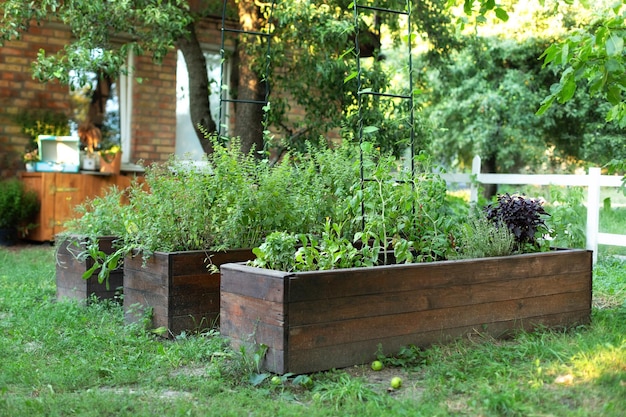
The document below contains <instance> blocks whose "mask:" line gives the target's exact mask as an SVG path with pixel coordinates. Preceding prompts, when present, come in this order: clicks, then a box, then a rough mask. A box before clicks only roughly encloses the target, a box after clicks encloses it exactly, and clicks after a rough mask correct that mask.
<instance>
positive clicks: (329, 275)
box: [288, 250, 591, 302]
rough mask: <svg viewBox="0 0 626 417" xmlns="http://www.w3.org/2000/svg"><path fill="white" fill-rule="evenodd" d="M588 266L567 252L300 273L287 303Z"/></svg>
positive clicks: (587, 257)
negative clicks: (476, 265) (476, 264)
mask: <svg viewBox="0 0 626 417" xmlns="http://www.w3.org/2000/svg"><path fill="white" fill-rule="evenodd" d="M476 262H479V264H478V265H479V267H475V266H474V264H475V263H476ZM590 265H591V252H590V251H586V250H567V251H554V252H550V253H541V254H524V255H515V256H505V257H498V258H486V259H480V260H475V259H473V260H472V259H470V260H460V261H443V262H433V263H423V264H405V265H388V266H380V267H375V268H351V269H343V270H331V271H315V272H304V273H297V274H294V275H293V277H291V278H290V280H289V291H288V293H289V301H290V302H295V301H304V300H315V299H318V298H321V297H322V296H321V294H324V297H326V298H330V297H348V296H354V295H364V294H376V293H379V292H386V291H390V290H391V291H411V290H419V289H426V288H438V287H447V286H450V285H469V284H476V283H482V282H490V281H500V280H501V279H502V276H503V271H506V272H505V274H506V278H507V279H509V280H514V279H526V278H527V277H529V276H531V277H533V276H534V277H549V276H552V275H555V274H564V273H574V272H584V271H590ZM312 277H316V279H315V280H313V279H311V278H312ZM356 277H358V279H357V278H356Z"/></svg>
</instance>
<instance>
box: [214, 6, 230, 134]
mask: <svg viewBox="0 0 626 417" xmlns="http://www.w3.org/2000/svg"><path fill="white" fill-rule="evenodd" d="M227 1H228V0H224V3H223V5H222V32H221V35H220V36H221V45H220V109H219V118H218V120H217V136H218V138H219V137H221V136H222V118H223V117H224V108H223V107H224V67H225V65H224V63H225V62H226V51H225V48H224V42H225V36H224V32H225V31H224V29H225V26H226V2H227ZM226 105H227V106H228V105H229V104H228V102H227V103H226ZM226 123H228V122H226Z"/></svg>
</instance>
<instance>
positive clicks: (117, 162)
mask: <svg viewBox="0 0 626 417" xmlns="http://www.w3.org/2000/svg"><path fill="white" fill-rule="evenodd" d="M98 154H99V155H100V172H105V173H107V174H119V173H120V168H121V164H122V148H121V146H120V145H119V144H117V143H108V144H103V145H102V147H101V148H100V150H99V151H98Z"/></svg>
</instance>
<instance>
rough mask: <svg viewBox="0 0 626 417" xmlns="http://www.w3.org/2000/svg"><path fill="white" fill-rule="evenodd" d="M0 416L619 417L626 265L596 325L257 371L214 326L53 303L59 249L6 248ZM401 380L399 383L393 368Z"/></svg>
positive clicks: (624, 398) (600, 278) (624, 395)
mask: <svg viewBox="0 0 626 417" xmlns="http://www.w3.org/2000/svg"><path fill="white" fill-rule="evenodd" d="M0 330H1V334H2V337H0V358H2V359H3V360H2V361H0V416H2V417H4V416H7V417H9V416H10V417H16V416H17V417H19V416H140V417H141V416H150V417H154V416H300V415H307V416H344V415H353V416H383V415H384V416H448V415H450V416H452V415H454V416H479V415H480V416H623V415H624V410H626V264H624V263H620V261H618V260H615V259H609V258H607V259H603V260H602V261H601V262H600V263H599V264H598V265H597V267H596V268H595V270H594V308H593V317H592V324H591V325H588V326H582V327H579V328H575V329H570V330H568V331H549V330H545V331H541V332H538V333H533V334H526V333H524V334H520V335H518V336H517V337H516V338H515V339H513V340H507V341H501V340H492V339H489V338H486V337H483V336H481V335H480V333H479V332H477V333H476V334H475V336H473V337H471V338H468V339H466V340H462V341H459V342H457V343H453V344H449V345H442V346H433V347H431V348H429V349H425V350H419V349H416V348H407V349H406V350H405V351H404V352H403V353H402V355H399V356H398V357H395V358H390V357H387V358H384V359H383V362H384V364H385V368H384V369H383V370H382V371H380V372H374V371H371V370H370V369H369V367H368V366H357V367H352V368H349V369H342V370H333V371H329V372H324V373H319V374H314V375H310V376H309V377H310V378H311V380H312V383H311V384H310V385H308V384H304V385H306V386H303V385H302V384H298V383H297V382H299V381H307V380H308V379H307V378H302V377H300V378H296V376H290V377H288V378H283V380H282V381H278V382H279V383H278V384H273V383H272V382H270V378H266V379H264V380H263V381H262V382H260V383H259V384H257V385H254V384H253V383H252V382H255V378H256V382H258V381H261V379H262V378H259V377H258V372H257V370H256V369H255V366H254V363H253V361H250V360H243V359H242V358H241V357H240V355H239V353H238V352H232V351H230V350H229V349H228V346H227V343H226V341H225V340H223V339H222V338H221V337H220V336H219V334H217V333H216V332H209V333H206V334H202V335H187V336H183V337H179V338H178V339H176V340H164V339H161V338H159V337H157V336H155V335H153V334H151V333H150V332H149V331H146V330H144V329H142V328H140V327H137V326H130V325H126V324H125V323H124V320H123V312H122V309H121V308H120V307H119V306H118V305H115V304H111V303H101V302H100V303H99V302H93V303H90V304H89V305H82V304H80V303H76V302H57V301H56V300H55V283H54V249H53V248H51V247H50V246H45V245H44V246H22V247H16V248H0ZM396 375H397V376H400V377H402V379H403V386H402V388H400V389H398V390H390V389H389V388H388V387H389V381H390V379H391V377H393V376H396Z"/></svg>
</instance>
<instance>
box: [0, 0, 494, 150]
mask: <svg viewBox="0 0 626 417" xmlns="http://www.w3.org/2000/svg"><path fill="white" fill-rule="evenodd" d="M408 3H409V4H410V6H411V8H412V11H413V14H414V15H415V17H416V23H417V25H416V26H417V30H418V32H419V33H420V36H422V37H424V38H427V39H429V41H430V42H431V44H432V51H433V53H434V54H435V55H441V54H444V53H447V52H449V51H450V50H451V49H453V47H455V44H454V38H453V36H452V35H453V33H454V25H453V22H452V20H451V19H450V18H449V17H448V15H447V14H446V13H444V12H447V11H448V10H449V9H450V8H451V7H452V6H454V3H455V2H454V1H446V0H428V1H416V0H411V1H409V2H408ZM464 3H465V10H466V11H468V12H470V11H471V12H472V13H474V15H475V16H476V15H477V16H479V17H481V16H484V15H486V14H489V13H491V11H495V13H496V14H497V15H499V16H500V17H503V16H504V14H503V11H502V10H501V9H499V8H498V7H497V6H496V4H495V2H494V1H492V0H480V1H465V2H464ZM221 4H222V2H221V1H217V0H214V1H210V2H188V1H184V0H170V1H161V0H135V1H115V2H111V1H105V0H67V1H60V0H41V1H37V2H24V1H22V0H6V1H4V2H2V3H0V23H1V24H0V42H2V41H7V40H12V39H15V38H17V37H18V36H19V35H20V34H21V33H23V32H24V31H26V30H28V28H29V26H30V25H31V24H38V23H40V22H46V21H58V22H60V23H62V24H65V25H67V26H68V27H69V28H70V30H71V31H72V35H73V41H72V42H71V43H69V44H68V45H66V46H65V47H64V48H63V49H62V50H61V51H60V52H59V53H58V54H50V53H49V52H48V51H44V50H42V51H40V54H39V57H38V60H37V62H36V63H35V66H34V71H33V73H34V75H35V76H36V77H37V78H39V79H41V80H51V79H58V80H61V81H63V82H68V77H69V70H70V69H72V70H75V71H78V72H79V73H80V74H86V73H87V72H105V73H107V74H109V75H113V76H116V75H117V74H118V73H119V71H120V70H123V68H124V65H125V59H126V57H127V54H128V52H129V51H130V50H132V51H133V52H134V53H135V54H137V55H139V54H144V53H150V54H152V56H153V57H154V59H155V60H156V61H157V62H159V61H160V60H161V59H162V58H163V57H164V56H165V55H166V54H167V53H168V52H169V51H171V50H172V49H173V48H175V47H178V48H181V50H183V53H184V55H185V59H186V61H187V64H188V66H189V65H191V63H192V62H193V64H194V65H197V67H198V68H202V62H203V61H202V59H201V56H200V55H201V53H199V52H198V51H200V49H199V48H197V46H198V45H197V40H196V39H195V24H196V23H197V21H198V20H199V19H201V18H202V17H203V16H208V15H220V14H221ZM237 4H238V5H239V6H241V7H235V8H233V10H232V11H231V10H229V16H230V18H231V19H232V18H236V16H237V13H239V18H240V20H242V19H243V18H244V17H245V16H242V13H251V15H252V14H254V16H255V17H256V18H258V20H257V21H255V23H254V25H255V26H254V27H256V28H260V27H263V25H264V24H266V23H267V19H268V18H269V16H270V13H269V12H268V8H267V7H265V6H263V5H259V4H258V3H257V2H254V1H252V0H240V1H239V2H237ZM359 4H360V5H367V6H376V7H382V8H393V9H404V8H405V7H406V6H407V2H406V1H404V0H376V1H374V0H360V1H359ZM198 5H200V6H201V7H200V6H198ZM353 6H354V3H353V2H352V1H351V0H330V1H326V2H314V1H307V0H293V1H281V2H277V7H276V10H274V16H275V18H274V20H273V22H272V24H273V25H274V28H275V31H274V37H273V38H272V42H273V46H272V60H273V64H272V68H273V69H274V72H273V73H272V75H271V78H270V80H269V81H270V82H271V83H272V88H273V89H274V90H275V91H277V92H278V91H282V92H284V93H285V95H283V96H280V98H277V99H274V98H272V105H271V106H270V108H271V109H272V113H271V115H270V123H271V127H272V128H273V130H274V131H276V132H278V135H279V136H281V137H282V138H281V140H279V141H278V145H279V146H281V147H293V146H301V144H302V143H303V142H304V139H310V138H315V139H316V138H317V137H318V136H319V135H320V134H326V133H327V131H328V130H329V129H332V128H341V127H343V128H346V129H347V130H346V133H345V134H344V137H346V138H352V137H354V133H351V131H353V128H354V126H355V125H356V124H357V123H356V122H355V120H354V117H350V115H352V116H353V115H354V114H355V107H356V103H357V99H356V85H355V81H354V80H352V81H350V82H345V79H346V77H347V76H348V75H349V74H351V73H352V72H353V71H354V69H355V56H354V50H351V47H352V46H353V45H354V38H355V33H356V32H355V29H354V24H355V20H354V16H353V8H354V7H353ZM254 7H256V8H257V9H258V10H254ZM233 11H234V15H233ZM263 20H265V23H264V22H263ZM356 23H358V26H359V31H358V32H359V33H360V34H361V36H364V37H363V38H361V36H359V41H360V44H361V48H362V52H363V51H364V50H365V48H366V47H367V49H368V53H369V54H371V55H372V56H376V54H377V50H378V47H379V45H380V38H379V35H380V30H381V27H382V26H385V27H387V28H388V29H386V30H387V31H388V33H389V35H390V36H391V37H393V38H396V39H401V38H402V35H401V34H402V33H403V29H402V28H401V25H400V24H399V20H398V18H397V16H395V15H390V16H383V14H381V13H376V12H374V11H369V12H367V11H365V12H364V13H362V17H361V19H359V20H358V22H356ZM239 47H240V48H244V49H245V50H246V51H247V52H249V53H250V54H251V55H250V56H251V58H252V59H251V60H250V62H245V63H244V62H241V65H240V66H239V67H240V71H241V69H248V68H250V67H252V68H254V70H255V72H256V76H257V78H258V79H259V80H260V81H261V82H259V83H256V84H255V87H254V88H256V89H259V91H260V89H264V84H263V81H265V80H263V74H264V73H265V67H264V65H263V64H261V62H263V61H264V60H263V59H262V58H263V57H264V56H265V54H266V51H267V49H266V48H265V45H262V44H261V43H259V42H258V40H248V39H240V44H239ZM94 49H98V50H100V51H101V53H99V54H96V55H94V54H93V53H91V52H90V51H92V50H94ZM240 59H241V56H240ZM370 61H373V62H372V63H370V64H368V65H366V66H365V68H364V71H365V74H364V77H363V79H364V80H365V82H364V85H363V86H362V88H371V89H373V90H375V91H380V90H383V89H386V88H387V87H388V86H389V80H390V78H391V75H393V74H389V73H386V72H385V70H384V68H383V66H382V65H380V62H379V61H377V60H376V59H374V58H370ZM248 64H250V65H248ZM204 72H205V71H201V70H198V71H193V73H194V74H196V75H190V89H191V90H194V91H198V92H200V93H201V94H198V95H193V96H192V97H194V98H192V99H194V100H196V102H194V103H192V105H191V106H190V107H191V108H192V109H196V108H201V109H202V111H201V112H199V113H198V114H196V115H194V114H192V120H193V121H194V125H196V124H201V125H203V126H204V127H205V128H207V129H208V130H209V131H210V130H212V129H211V127H212V126H214V123H212V122H213V121H212V120H211V118H210V113H209V112H208V97H205V94H204V93H203V92H204V91H207V88H208V82H207V80H202V79H198V77H200V76H201V75H202V74H203V73H204ZM191 73H192V71H190V74H191ZM240 75H241V74H240ZM239 78H240V79H243V78H242V77H239ZM246 79H248V78H246ZM238 91H239V92H242V91H243V89H242V86H241V85H240V86H239V88H238ZM251 94H252V95H254V92H251ZM257 95H258V94H257ZM289 100H292V101H289ZM205 102H206V103H205ZM292 103H295V104H297V105H299V106H302V107H303V108H304V114H303V115H302V117H300V118H295V119H294V118H290V117H288V116H287V115H288V113H289V112H288V110H290V108H289V106H290V105H291V104H292ZM365 106H366V111H365V112H364V115H365V120H364V121H363V122H364V124H366V125H367V126H376V131H375V135H373V137H370V138H368V140H376V141H377V142H379V144H381V145H382V146H383V148H385V149H390V148H393V147H394V146H395V145H394V144H395V143H397V142H398V141H402V140H406V136H407V134H406V131H407V130H408V125H407V120H406V118H405V116H403V114H405V113H406V111H407V110H410V109H406V108H403V106H402V105H400V104H398V103H396V102H393V101H386V102H384V101H379V100H371V101H369V102H366V103H365ZM344 115H348V116H349V117H348V122H345V121H344V119H343V118H344ZM239 116H240V115H239V114H238V121H239V122H240V123H239V124H241V125H242V126H246V122H242V120H241V118H240V117H239ZM251 117H252V116H251ZM255 120H256V119H255ZM239 124H238V125H239ZM251 124H255V125H256V122H254V123H252V122H251ZM248 130H250V129H248ZM372 132H373V131H372ZM199 136H201V135H199ZM250 140H252V141H254V139H250ZM209 145H210V144H208V145H207V147H206V148H205V149H206V150H208V151H210V146H209ZM243 145H244V147H245V146H246V144H245V143H244V144H243Z"/></svg>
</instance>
